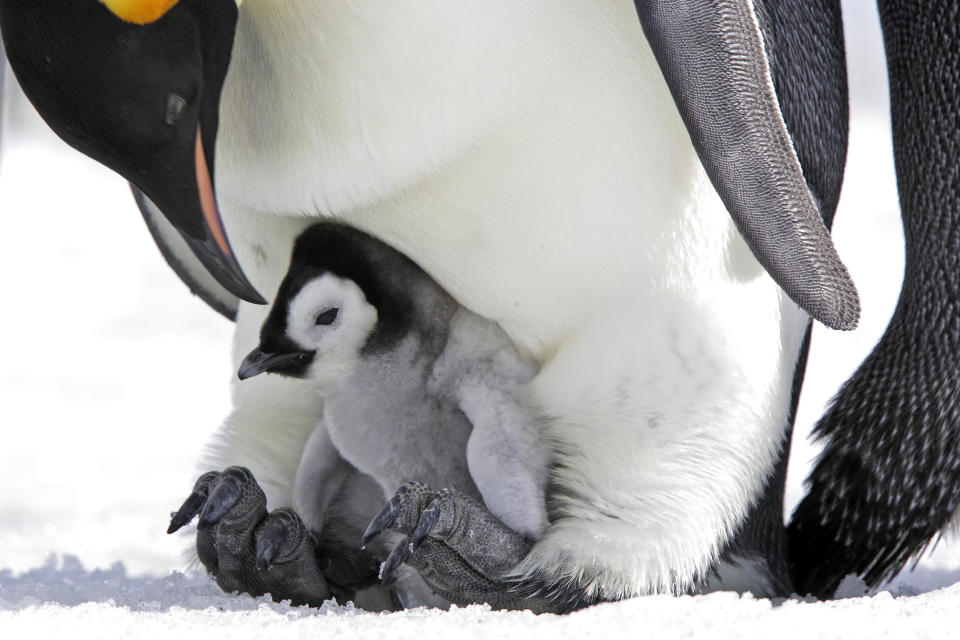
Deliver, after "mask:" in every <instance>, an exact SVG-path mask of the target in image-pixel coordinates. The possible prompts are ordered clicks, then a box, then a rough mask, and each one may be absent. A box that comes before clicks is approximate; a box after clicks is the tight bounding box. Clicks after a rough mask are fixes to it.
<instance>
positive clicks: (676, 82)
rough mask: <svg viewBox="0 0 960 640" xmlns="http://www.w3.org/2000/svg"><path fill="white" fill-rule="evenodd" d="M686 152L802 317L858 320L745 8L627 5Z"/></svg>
mask: <svg viewBox="0 0 960 640" xmlns="http://www.w3.org/2000/svg"><path fill="white" fill-rule="evenodd" d="M635 3H636V7H637V12H638V14H639V16H640V22H641V24H642V26H643V30H644V33H645V34H646V37H647V40H648V41H649V43H650V46H651V48H652V49H653V52H654V55H655V56H656V59H657V62H658V63H659V65H660V69H661V71H662V72H663V75H664V77H665V78H666V81H667V85H668V86H669V87H670V92H671V94H672V95H673V98H674V101H675V102H676V103H677V107H678V108H679V110H680V115H681V116H682V118H683V121H684V124H685V125H686V127H687V131H688V132H689V133H690V138H691V140H692V141H693V146H694V148H695V149H696V151H697V154H698V155H699V157H700V161H701V162H702V163H703V166H704V168H705V169H706V172H707V175H708V176H709V177H710V180H711V181H712V182H713V185H714V187H715V188H716V189H717V192H718V193H719V194H720V198H721V199H722V200H723V203H724V204H725V205H726V207H727V210H728V211H729V212H730V215H731V216H732V218H733V220H734V223H735V224H736V225H737V228H738V229H739V230H740V233H741V234H742V235H743V237H744V239H745V240H746V242H747V244H748V246H749V247H750V249H751V251H753V254H754V255H755V256H756V257H757V259H758V260H759V261H760V264H762V265H763V267H764V268H765V269H766V270H767V272H768V273H770V275H771V276H772V277H773V279H774V280H776V282H777V283H778V284H779V285H780V286H781V287H783V289H784V291H786V292H787V294H788V295H789V296H790V297H791V298H792V299H793V300H794V301H795V302H796V303H797V304H799V305H800V306H801V307H803V308H804V309H805V310H806V311H807V312H808V313H810V315H811V316H813V317H814V318H816V319H817V320H819V321H820V322H822V323H824V324H825V325H827V326H829V327H832V328H834V329H852V328H854V327H855V326H856V324H857V321H858V319H859V317H860V302H859V299H858V296H857V291H856V287H855V286H854V284H853V281H852V280H851V279H850V276H849V274H848V273H847V270H846V268H845V267H844V266H843V263H842V262H841V261H840V258H839V256H838V255H837V252H836V249H835V248H834V246H833V242H832V241H831V240H830V234H829V232H828V231H827V229H826V227H825V226H824V223H823V219H822V217H821V214H820V210H819V207H818V203H817V202H816V201H815V200H814V198H813V196H812V195H811V193H810V189H809V188H808V186H807V183H806V182H805V180H804V175H803V170H802V169H801V166H800V162H799V160H798V158H797V153H796V151H795V150H794V147H793V143H792V141H791V139H790V135H789V133H788V131H787V126H786V124H785V123H784V118H783V114H782V113H781V111H780V106H779V103H778V101H777V96H776V93H775V91H774V87H773V82H772V79H771V74H770V66H769V63H768V59H767V53H766V50H765V48H764V40H763V36H762V34H761V30H760V25H759V21H758V19H757V15H756V12H755V10H754V6H753V3H752V2H751V1H750V0H719V1H713V2H707V1H706V0H677V1H675V2H661V1H660V0H635Z"/></svg>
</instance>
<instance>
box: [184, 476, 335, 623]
mask: <svg viewBox="0 0 960 640" xmlns="http://www.w3.org/2000/svg"><path fill="white" fill-rule="evenodd" d="M266 504H267V500H266V497H265V496H264V494H263V490H262V489H261V488H260V486H259V485H258V484H257V481H256V480H255V479H254V477H253V474H252V473H250V471H249V470H248V469H246V468H244V467H229V468H227V469H225V470H224V471H223V472H216V471H211V472H208V473H205V474H203V475H202V476H200V479H199V480H197V483H196V484H195V485H194V488H193V492H192V493H191V494H190V496H189V497H187V499H186V500H185V501H184V503H183V505H182V506H181V507H180V509H179V510H178V511H176V512H175V513H173V514H172V516H171V519H170V527H169V529H167V533H173V532H174V531H176V530H178V529H180V528H181V527H183V526H184V525H186V524H187V523H188V522H190V520H192V519H193V518H194V516H197V515H199V521H198V524H197V555H198V556H199V557H200V562H202V563H203V566H204V567H206V569H207V571H208V572H210V574H211V575H212V576H213V578H214V579H215V580H216V582H217V584H218V585H220V587H221V588H222V589H223V590H224V591H227V592H232V591H240V592H243V593H249V594H251V595H255V596H259V595H263V594H265V593H269V594H270V595H271V597H272V598H273V599H274V600H276V601H278V602H279V601H282V600H290V601H291V603H292V604H294V605H302V604H307V605H312V606H319V605H320V604H321V603H322V602H323V601H324V600H326V599H328V598H330V597H331V596H333V595H334V592H333V591H332V590H331V587H330V585H328V583H327V581H326V579H325V578H324V576H323V573H322V571H321V570H320V567H319V566H318V562H317V555H316V552H315V543H314V541H313V536H312V535H311V534H310V532H309V531H308V530H307V528H306V527H305V526H304V524H303V521H302V520H301V519H300V517H299V516H298V515H297V514H296V513H295V512H294V511H293V510H291V509H277V510H276V511H273V512H271V513H269V514H268V513H267V509H266ZM338 595H339V594H338Z"/></svg>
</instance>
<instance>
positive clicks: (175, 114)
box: [0, 0, 265, 304]
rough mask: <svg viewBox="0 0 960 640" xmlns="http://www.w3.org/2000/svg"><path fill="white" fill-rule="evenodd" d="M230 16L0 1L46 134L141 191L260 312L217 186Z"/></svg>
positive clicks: (104, 1)
mask: <svg viewBox="0 0 960 640" xmlns="http://www.w3.org/2000/svg"><path fill="white" fill-rule="evenodd" d="M237 17H238V10H237V1H236V0H156V1H155V2H140V1H139V0H71V2H65V3H64V2H54V1H52V0H33V1H31V2H0V27H2V29H3V38H4V44H5V46H6V50H7V56H8V58H9V60H10V66H11V67H12V68H13V70H14V73H15V74H16V75H17V79H18V80H19V81H20V84H21V86H22V87H23V89H24V92H25V93H26V94H27V96H28V97H29V98H30V100H31V102H32V103H33V105H34V106H35V107H36V108H37V111H38V112H39V113H40V115H41V116H43V118H44V120H45V121H46V122H47V124H48V125H50V127H51V128H52V129H53V130H54V131H55V132H56V133H57V134H58V135H59V136H60V137H61V138H63V139H64V140H65V141H66V142H68V143H69V144H70V145H72V146H74V147H76V148H77V149H79V150H80V151H82V152H83V153H85V154H87V155H89V156H90V157H92V158H94V159H95V160H98V161H99V162H102V163H103V164H105V165H106V166H108V167H110V168H111V169H113V170H114V171H116V172H117V173H119V174H120V175H122V176H123V177H124V178H126V179H127V180H129V181H130V182H131V183H132V184H133V185H135V186H136V187H137V188H138V189H139V190H140V191H142V192H143V193H144V194H145V195H146V196H147V197H148V198H149V199H150V200H151V201H152V202H153V203H154V204H155V205H156V207H157V208H158V209H159V210H160V211H161V212H162V213H163V215H164V217H166V218H167V220H169V222H170V223H171V224H172V225H173V226H174V227H175V228H176V229H177V230H178V231H179V232H180V234H181V236H182V237H183V238H184V240H185V241H186V243H187V245H188V246H189V247H190V249H191V250H192V251H193V252H194V253H195V254H196V256H197V258H198V259H199V260H200V262H201V263H202V264H203V265H204V267H205V268H206V269H207V270H208V271H209V272H210V274H211V275H212V276H213V277H214V278H215V279H216V280H217V281H218V282H219V283H220V284H221V285H222V286H223V287H224V288H226V289H227V290H228V291H230V292H231V293H233V294H234V295H236V296H237V297H239V298H241V299H243V300H247V301H249V302H255V303H259V304H263V303H264V302H265V301H264V299H263V297H262V296H260V294H259V293H258V292H257V291H256V289H255V288H254V287H253V285H252V284H251V283H250V282H249V280H248V279H247V277H246V276H245V275H244V273H243V270H242V269H241V268H240V265H239V263H238V262H237V258H236V254H235V253H234V251H233V248H232V247H231V246H230V241H229V238H228V236H227V232H226V230H225V229H224V225H223V221H222V219H221V217H220V212H219V208H218V206H217V197H216V191H215V187H214V184H215V182H214V175H213V174H214V167H215V164H214V151H215V148H216V137H217V131H218V127H219V111H220V94H221V91H222V88H223V83H224V80H225V79H226V75H227V70H228V68H229V65H230V57H231V53H232V49H233V37H234V33H235V31H236V24H237ZM78 52H80V53H78Z"/></svg>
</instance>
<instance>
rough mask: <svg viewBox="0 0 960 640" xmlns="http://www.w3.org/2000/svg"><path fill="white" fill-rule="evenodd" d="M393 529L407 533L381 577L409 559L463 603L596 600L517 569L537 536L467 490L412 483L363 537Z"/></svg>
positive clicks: (553, 608)
mask: <svg viewBox="0 0 960 640" xmlns="http://www.w3.org/2000/svg"><path fill="white" fill-rule="evenodd" d="M387 530H392V531H399V532H403V533H406V534H407V536H406V538H404V539H403V540H402V541H401V542H400V543H399V544H398V545H397V546H396V547H395V548H394V549H393V551H392V552H391V553H390V555H389V556H387V559H386V561H385V562H384V563H383V566H382V568H381V573H380V577H381V580H383V581H385V582H389V580H390V579H391V577H392V575H393V572H394V571H396V570H397V568H398V567H399V566H400V565H401V564H403V563H406V564H408V565H410V566H412V567H413V568H414V569H416V570H417V572H418V573H419V574H420V577H421V578H423V580H424V581H425V582H426V583H427V584H428V585H429V586H430V587H431V588H432V589H433V590H434V592H435V593H436V594H437V595H440V596H441V597H443V598H446V599H447V600H449V601H451V602H452V603H454V604H458V605H467V604H477V603H487V604H490V605H491V606H492V607H494V608H497V609H529V610H532V611H535V612H537V613H543V612H554V613H562V612H566V611H569V610H572V609H574V608H577V606H582V605H585V604H589V603H588V602H586V601H584V600H582V599H577V598H569V597H560V596H561V595H564V596H565V595H568V594H560V593H559V592H557V593H555V594H551V593H548V591H550V590H549V589H547V588H546V587H545V585H543V584H540V583H538V582H537V581H536V580H527V579H525V578H522V577H518V576H513V575H511V572H512V570H513V568H514V567H515V566H517V565H518V564H519V563H520V561H521V560H523V559H524V558H525V557H526V555H527V553H528V552H529V551H530V548H531V547H532V546H533V541H532V540H530V539H529V538H526V537H524V536H522V535H520V534H518V533H516V532H514V531H513V530H511V529H510V528H508V527H507V526H506V525H504V524H503V523H502V522H500V520H498V519H497V517H496V516H494V515H493V514H492V513H490V511H489V510H487V508H486V507H485V506H484V505H482V504H480V503H479V502H477V501H475V500H473V499H472V498H470V497H468V496H466V495H464V494H463V493H460V492H459V491H455V490H452V489H441V490H439V491H434V490H433V489H431V488H430V487H428V486H426V485H424V484H422V483H419V482H408V483H406V484H404V485H403V486H402V487H400V489H399V490H398V491H397V493H396V494H395V495H394V496H393V498H391V499H390V502H388V503H387V505H386V507H384V508H383V510H382V511H381V512H380V513H379V514H378V515H377V516H376V517H375V518H374V519H373V521H372V522H371V523H370V526H369V527H367V531H366V532H365V533H364V535H363V539H362V542H361V544H363V545H366V544H367V543H368V542H370V540H372V539H373V538H375V537H376V536H378V535H380V534H381V533H382V532H384V531H387ZM554 596H557V597H554Z"/></svg>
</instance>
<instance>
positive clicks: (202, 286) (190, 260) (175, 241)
mask: <svg viewBox="0 0 960 640" xmlns="http://www.w3.org/2000/svg"><path fill="white" fill-rule="evenodd" d="M130 188H131V189H132V190H133V198H134V200H136V201H137V206H138V207H139V208H140V213H142V214H143V219H144V221H145V222H146V223H147V228H148V229H149V230H150V234H151V235H152V236H153V239H154V241H155V242H156V243H157V248H159V249H160V253H161V255H163V259H164V260H166V261H167V264H168V265H170V268H171V269H173V270H174V271H175V272H176V274H177V275H178V276H180V279H181V280H183V282H184V284H186V285H187V287H189V288H190V291H191V292H192V293H193V294H194V295H196V296H199V297H200V299H201V300H203V301H204V302H206V303H207V304H208V305H210V307H211V308H213V310H214V311H216V312H218V313H220V314H221V315H223V316H224V317H225V318H227V319H229V320H234V319H236V316H237V306H238V305H239V299H238V298H237V296H235V295H233V294H232V293H230V292H229V291H227V290H226V289H224V288H223V286H222V285H221V284H220V283H219V282H217V281H216V280H215V279H214V278H213V276H211V275H210V272H209V271H207V268H206V267H205V266H203V264H202V263H201V262H200V260H199V259H198V258H197V257H196V255H195V254H194V252H193V250H192V249H190V247H189V246H188V245H187V243H186V242H184V240H183V236H182V235H181V234H180V232H179V231H177V230H176V228H175V227H174V226H173V225H172V224H170V223H169V222H168V221H167V218H166V216H164V215H163V213H162V212H161V211H160V209H159V208H158V207H157V205H155V204H154V203H153V201H152V200H150V198H148V197H147V196H146V195H144V193H143V192H142V191H140V189H138V188H137V187H136V186H134V185H133V184H131V185H130Z"/></svg>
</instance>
